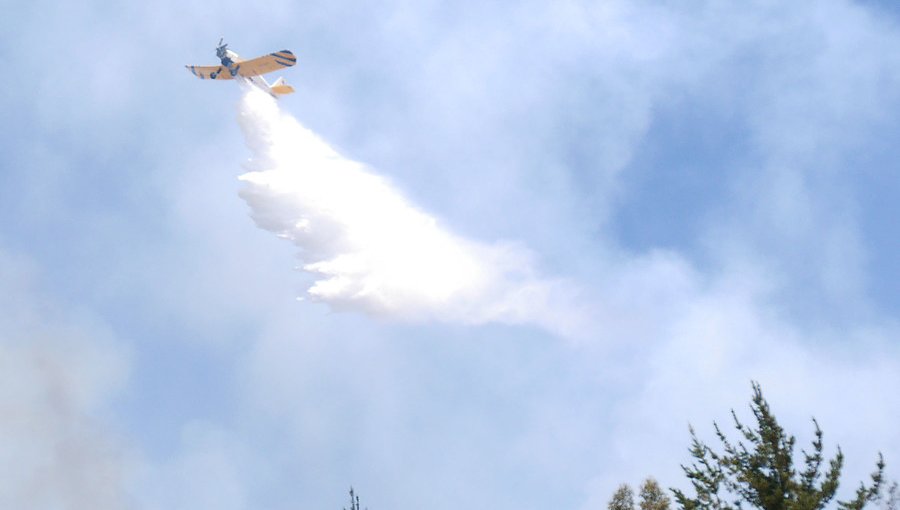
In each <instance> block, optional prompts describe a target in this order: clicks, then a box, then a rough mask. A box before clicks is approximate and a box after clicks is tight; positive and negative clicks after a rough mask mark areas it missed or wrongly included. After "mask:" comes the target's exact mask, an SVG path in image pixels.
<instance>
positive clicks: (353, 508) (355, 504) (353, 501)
mask: <svg viewBox="0 0 900 510" xmlns="http://www.w3.org/2000/svg"><path fill="white" fill-rule="evenodd" d="M344 510H348V509H346V508H345V509H344ZM349 510H359V496H358V495H356V493H354V492H353V487H350V509H349ZM366 510H369V509H368V508H367V509H366Z"/></svg>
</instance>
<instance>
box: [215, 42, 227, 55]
mask: <svg viewBox="0 0 900 510" xmlns="http://www.w3.org/2000/svg"><path fill="white" fill-rule="evenodd" d="M227 49H228V44H226V43H225V38H224V37H222V38H221V39H219V45H218V46H217V47H216V55H218V56H219V58H222V57H223V56H225V50H227Z"/></svg>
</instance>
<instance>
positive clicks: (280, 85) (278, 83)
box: [269, 77, 294, 95]
mask: <svg viewBox="0 0 900 510" xmlns="http://www.w3.org/2000/svg"><path fill="white" fill-rule="evenodd" d="M269 88H270V89H271V90H272V92H273V93H275V94H278V95H284V94H292V93H293V92H294V87H291V86H290V85H288V83H287V82H286V81H284V78H283V77H279V78H278V79H277V80H275V82H274V83H272V84H271V85H269Z"/></svg>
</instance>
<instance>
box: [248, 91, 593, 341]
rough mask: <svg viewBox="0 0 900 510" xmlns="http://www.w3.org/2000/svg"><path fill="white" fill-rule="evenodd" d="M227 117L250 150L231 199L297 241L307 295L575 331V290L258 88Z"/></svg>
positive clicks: (352, 305)
mask: <svg viewBox="0 0 900 510" xmlns="http://www.w3.org/2000/svg"><path fill="white" fill-rule="evenodd" d="M239 121H240V125H241V128H242V130H243V133H244V136H245V139H246V143H247V145H248V147H249V148H250V150H251V151H252V156H251V158H250V160H249V161H248V162H247V164H246V168H247V169H248V170H250V171H249V172H248V173H246V174H244V175H242V176H240V180H242V181H243V182H244V183H245V184H246V185H245V187H244V188H243V189H242V190H241V191H240V196H241V197H242V198H243V199H244V200H245V201H246V202H247V204H248V205H249V206H250V208H251V215H252V217H253V219H254V221H255V222H256V224H257V225H258V226H259V227H260V228H262V229H265V230H268V231H270V232H273V233H275V234H276V235H278V236H279V237H281V238H284V239H287V240H289V241H291V242H292V243H293V244H294V245H295V246H297V247H298V248H299V250H300V251H299V253H298V257H299V258H300V260H301V261H302V266H301V267H302V269H303V270H304V271H307V272H308V273H310V274H312V275H314V277H315V281H314V283H313V284H312V286H311V287H310V288H309V289H308V294H309V295H310V296H311V297H312V298H313V299H314V300H316V301H321V302H325V303H327V304H329V305H330V306H331V307H333V308H334V309H339V310H359V311H363V312H366V313H369V314H372V315H377V316H384V317H390V318H397V319H402V320H432V319H436V320H446V321H458V322H463V323H472V324H477V323H485V322H493V321H496V322H502V323H510V324H522V323H531V324H537V325H540V326H542V327H544V328H546V329H548V330H550V331H552V332H555V333H558V334H562V335H566V336H570V335H573V334H574V333H575V332H576V331H578V330H581V328H582V326H583V325H582V323H583V322H584V319H583V318H582V317H580V313H579V308H578V305H577V291H576V290H575V288H574V287H573V286H572V285H571V284H570V283H568V282H566V281H564V280H561V279H549V278H544V277H542V276H540V275H539V274H538V271H537V269H536V267H535V266H536V264H535V261H534V258H533V256H532V254H531V253H530V252H529V251H528V250H527V249H525V248H523V247H521V246H519V245H516V244H513V243H494V244H485V243H481V242H476V241H472V240H468V239H464V238H462V237H460V236H458V235H455V234H453V233H452V232H450V231H449V230H447V229H446V228H444V227H442V226H441V225H440V224H439V222H438V221H437V220H436V219H435V218H434V217H432V216H430V215H428V214H427V213H425V212H423V211H422V210H420V209H418V208H417V207H416V206H414V205H413V204H411V203H410V201H409V200H408V199H406V198H405V197H404V196H403V195H402V194H401V193H400V192H399V191H398V190H396V189H395V188H394V187H392V185H391V184H390V183H389V182H388V181H387V180H386V179H384V178H383V177H381V176H379V175H376V174H374V173H372V172H371V171H370V170H369V169H367V168H366V167H365V166H364V165H362V164H360V163H358V162H355V161H352V160H349V159H347V158H345V157H343V156H341V155H340V154H339V153H338V152H336V151H335V150H334V149H333V148H332V147H330V146H329V145H328V144H327V143H325V142H324V141H323V140H321V139H320V138H319V137H318V136H316V135H315V134H314V133H313V132H311V131H310V130H309V129H307V128H305V127H304V126H303V125H301V124H300V123H299V122H298V121H297V120H296V119H295V118H293V117H292V116H290V115H288V114H286V113H284V112H282V111H281V110H280V109H279V107H278V105H277V103H276V102H275V100H274V99H273V98H271V97H270V96H269V95H267V94H266V93H264V92H262V91H260V90H257V89H255V88H249V89H247V90H246V91H245V93H244V95H243V99H242V100H241V103H240V114H239ZM426 171H427V170H426ZM461 199H464V197H461Z"/></svg>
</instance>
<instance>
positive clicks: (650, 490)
mask: <svg viewBox="0 0 900 510" xmlns="http://www.w3.org/2000/svg"><path fill="white" fill-rule="evenodd" d="M640 497H641V501H640V504H639V506H640V507H641V510H669V497H668V496H666V493H665V492H663V490H662V489H661V488H660V486H659V483H657V482H656V480H654V479H653V478H652V477H651V478H647V479H646V480H644V483H643V484H641V490H640Z"/></svg>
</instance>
